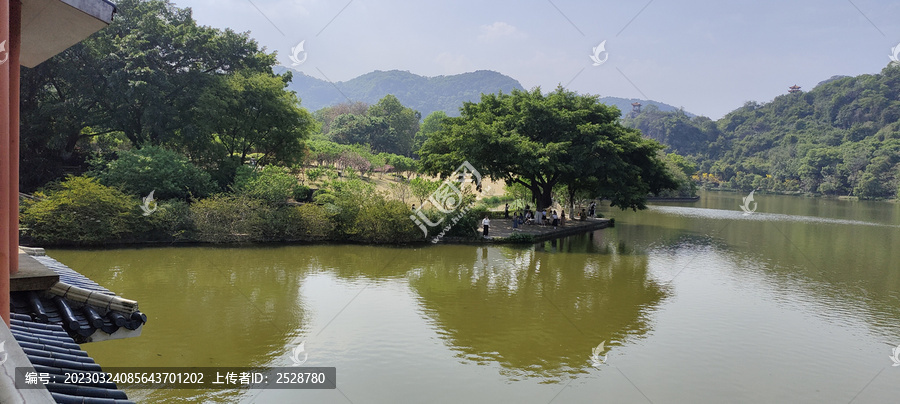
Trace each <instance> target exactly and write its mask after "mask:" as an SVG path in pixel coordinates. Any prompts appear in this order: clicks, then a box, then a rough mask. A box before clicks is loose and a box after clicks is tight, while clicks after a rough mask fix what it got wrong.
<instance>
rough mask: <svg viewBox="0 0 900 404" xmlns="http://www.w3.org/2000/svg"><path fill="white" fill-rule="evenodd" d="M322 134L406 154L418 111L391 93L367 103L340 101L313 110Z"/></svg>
mask: <svg viewBox="0 0 900 404" xmlns="http://www.w3.org/2000/svg"><path fill="white" fill-rule="evenodd" d="M314 115H315V117H316V119H317V120H318V121H319V123H320V124H321V128H322V135H323V136H324V137H325V138H326V139H329V140H331V141H334V142H336V143H341V144H360V145H369V146H371V147H372V149H373V150H375V151H376V152H383V153H392V154H398V155H404V156H410V155H412V153H413V146H414V139H415V136H416V133H417V132H418V131H419V120H420V119H421V115H420V114H419V112H418V111H415V110H413V109H412V108H408V107H405V106H403V105H402V104H400V101H399V100H397V97H395V96H394V95H392V94H388V95H386V96H384V98H382V99H381V100H379V101H378V102H377V103H375V104H373V105H371V106H369V105H366V104H365V103H362V102H348V103H341V104H337V105H334V106H331V107H325V108H322V109H320V110H318V111H316V112H315V114H314Z"/></svg>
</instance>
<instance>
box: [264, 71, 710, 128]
mask: <svg viewBox="0 0 900 404" xmlns="http://www.w3.org/2000/svg"><path fill="white" fill-rule="evenodd" d="M282 68H284V67H281V68H278V69H276V71H278V70H280V69H282ZM285 69H286V68H285ZM293 75H294V77H293V80H292V82H291V84H290V85H289V86H288V88H289V89H290V90H293V91H296V92H297V95H298V96H299V97H300V99H301V100H302V102H303V107H304V108H306V109H308V110H310V111H317V110H319V109H321V108H323V107H328V106H332V105H336V104H340V103H344V102H347V101H348V98H349V100H350V101H354V102H355V101H362V102H364V103H366V104H375V103H376V102H378V100H380V99H381V98H382V97H384V96H385V95H388V94H393V95H394V96H396V97H397V99H398V100H400V103H402V104H403V105H404V106H407V107H410V108H412V109H414V110H416V111H419V112H420V113H421V114H422V117H423V118H424V117H426V116H428V114H430V113H432V112H433V111H444V112H445V113H446V114H447V115H449V116H459V107H461V106H462V104H463V102H465V101H471V102H478V101H480V100H481V94H482V93H485V94H493V93H496V92H498V91H503V92H504V93H509V92H510V91H512V90H514V89H518V90H522V89H523V88H522V85H521V84H519V82H518V81H516V80H515V79H513V78H512V77H509V76H506V75H503V74H501V73H498V72H495V71H491V70H478V71H475V72H471V73H462V74H454V75H451V76H437V77H425V76H419V75H417V74H413V73H410V72H407V71H400V70H390V71H380V70H376V71H374V72H371V73H366V74H364V75H362V76H359V77H357V78H354V79H351V80H347V81H339V82H336V83H334V85H331V83H329V82H327V81H325V80H320V79H318V78H315V77H312V76H307V75H305V74H303V73H302V72H298V71H293ZM335 87H337V88H338V89H340V91H338V90H337V89H335ZM544 90H545V91H547V90H552V89H544ZM345 96H346V97H345ZM600 102H602V103H604V104H608V105H615V106H616V107H618V108H619V110H621V111H622V113H623V114H624V113H627V112H629V111H631V103H633V102H640V103H641V104H643V105H644V107H646V106H649V105H655V106H657V107H658V108H659V110H661V111H677V110H678V108H676V107H674V106H671V105H669V104H664V103H661V102H657V101H648V100H639V99H635V98H619V97H602V98H600ZM687 115H688V116H694V115H693V114H690V113H687Z"/></svg>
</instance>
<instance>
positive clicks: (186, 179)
mask: <svg viewBox="0 0 900 404" xmlns="http://www.w3.org/2000/svg"><path fill="white" fill-rule="evenodd" d="M99 178H100V183H102V184H104V185H107V186H115V187H119V189H121V190H122V191H124V192H125V193H128V194H131V195H135V196H144V195H147V194H149V193H150V192H151V191H155V193H154V196H155V197H156V199H169V198H179V199H184V200H187V199H188V198H190V197H191V196H193V197H198V198H199V197H204V196H206V195H208V194H209V193H210V192H212V190H213V189H214V185H213V183H212V180H211V179H210V176H209V174H207V173H206V172H204V171H203V170H201V169H199V168H197V166H195V165H193V164H191V162H190V161H188V159H187V158H186V157H184V156H182V155H180V154H178V153H176V152H173V151H171V150H167V149H164V148H162V147H158V146H144V147H143V148H141V149H139V150H131V151H121V152H119V158H118V160H114V161H112V162H110V163H109V164H108V165H107V166H106V168H105V169H103V170H102V171H101V173H100V175H99Z"/></svg>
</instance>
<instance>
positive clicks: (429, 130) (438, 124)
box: [413, 111, 447, 153]
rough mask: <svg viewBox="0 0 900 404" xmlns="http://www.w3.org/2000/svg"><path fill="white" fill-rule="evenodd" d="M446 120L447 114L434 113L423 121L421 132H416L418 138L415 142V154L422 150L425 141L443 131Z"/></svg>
mask: <svg viewBox="0 0 900 404" xmlns="http://www.w3.org/2000/svg"><path fill="white" fill-rule="evenodd" d="M446 118H447V113H446V112H444V111H434V112H432V113H430V114H428V116H426V117H425V119H423V120H422V125H420V126H419V131H418V132H416V137H415V139H414V141H413V151H414V152H416V153H418V152H419V149H421V148H422V145H423V144H425V141H426V140H428V138H429V137H431V135H432V134H433V133H436V132H437V131H439V130H441V128H442V127H443V125H444V119H446Z"/></svg>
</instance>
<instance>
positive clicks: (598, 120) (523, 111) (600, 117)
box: [420, 87, 677, 209]
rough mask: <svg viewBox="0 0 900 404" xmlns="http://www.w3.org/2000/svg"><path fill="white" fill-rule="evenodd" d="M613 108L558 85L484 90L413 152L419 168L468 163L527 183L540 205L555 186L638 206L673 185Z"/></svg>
mask: <svg viewBox="0 0 900 404" xmlns="http://www.w3.org/2000/svg"><path fill="white" fill-rule="evenodd" d="M619 116H620V112H619V110H618V109H617V108H615V107H610V106H606V105H604V104H601V103H600V102H599V101H598V99H597V97H596V96H589V95H578V94H575V93H574V92H571V91H568V90H565V89H563V88H562V87H558V88H557V89H556V90H555V91H553V92H551V93H549V94H547V95H544V94H542V93H541V91H540V88H535V89H534V90H531V91H518V90H516V91H513V92H512V93H509V94H503V93H498V94H484V95H482V96H481V102H479V103H465V104H463V107H462V108H461V116H460V117H455V118H446V119H445V120H444V121H443V122H444V125H442V128H441V129H440V130H439V131H438V132H436V133H434V134H432V135H431V137H430V138H429V139H428V140H427V141H426V142H425V144H424V145H423V146H422V149H421V150H420V155H421V158H422V159H421V164H422V167H423V169H424V170H425V171H426V172H428V173H431V174H441V175H447V174H449V173H451V172H452V171H453V170H454V169H455V168H456V167H457V166H459V164H461V163H462V162H463V161H469V162H470V163H471V164H472V165H473V166H474V167H476V168H477V169H479V170H484V171H483V172H482V175H488V176H490V177H491V178H493V179H497V180H504V181H505V182H506V183H507V184H515V183H518V184H522V185H523V186H525V187H527V188H528V189H529V190H530V191H531V194H532V197H533V198H534V200H535V201H536V203H537V206H538V207H539V208H544V207H548V206H550V205H551V203H552V191H553V188H554V186H556V185H558V184H559V185H566V186H567V187H568V189H569V192H572V193H574V192H578V191H580V190H585V191H588V192H589V193H590V194H591V195H593V196H594V197H599V198H607V199H609V200H611V202H612V204H613V206H619V207H621V208H622V209H625V208H631V209H643V208H645V207H646V206H645V205H644V204H645V202H646V197H647V195H648V194H650V193H658V192H660V191H662V190H664V189H671V188H675V187H676V186H677V184H676V183H675V181H674V179H673V178H672V176H671V175H670V174H669V173H668V171H667V170H666V165H665V163H664V162H663V161H662V160H661V159H660V158H659V157H658V155H657V153H658V152H659V151H660V150H661V149H662V148H663V146H662V145H660V144H659V143H658V142H656V141H654V140H651V139H645V138H643V137H641V134H640V132H638V131H637V130H634V129H629V128H625V127H623V126H622V125H620V124H619Z"/></svg>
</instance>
